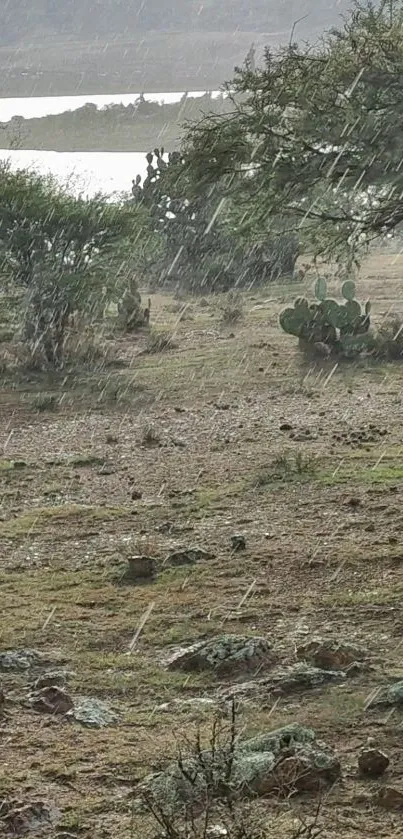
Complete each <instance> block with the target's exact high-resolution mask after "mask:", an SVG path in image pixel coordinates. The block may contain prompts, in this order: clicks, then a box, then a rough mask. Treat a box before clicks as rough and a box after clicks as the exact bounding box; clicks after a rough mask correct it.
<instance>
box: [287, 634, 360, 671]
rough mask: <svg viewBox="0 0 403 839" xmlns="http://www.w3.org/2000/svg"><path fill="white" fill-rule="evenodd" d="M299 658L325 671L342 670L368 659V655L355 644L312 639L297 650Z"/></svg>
mask: <svg viewBox="0 0 403 839" xmlns="http://www.w3.org/2000/svg"><path fill="white" fill-rule="evenodd" d="M297 658H298V659H299V660H300V661H301V660H302V661H306V662H308V663H309V664H313V665H314V666H315V667H323V668H324V669H325V670H340V669H342V668H343V667H346V666H348V665H349V664H353V663H354V662H356V661H360V660H362V659H363V658H367V653H366V652H365V650H363V649H362V648H361V647H358V646H356V645H355V644H350V643H346V642H344V641H339V640H337V639H335V638H328V639H324V638H312V639H311V640H309V641H307V642H306V643H305V644H301V645H300V646H299V647H298V648H297Z"/></svg>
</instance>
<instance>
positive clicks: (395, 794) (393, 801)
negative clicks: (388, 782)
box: [373, 787, 403, 810]
mask: <svg viewBox="0 0 403 839" xmlns="http://www.w3.org/2000/svg"><path fill="white" fill-rule="evenodd" d="M373 801H374V804H378V806H379V807H384V809H385V810H403V791H402V790H400V789H395V787H381V788H380V789H379V790H378V791H377V792H376V793H375V795H374V799H373Z"/></svg>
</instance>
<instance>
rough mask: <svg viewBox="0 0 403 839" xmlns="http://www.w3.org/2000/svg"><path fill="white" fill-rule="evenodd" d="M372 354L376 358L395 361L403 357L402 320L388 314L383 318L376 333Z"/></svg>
mask: <svg viewBox="0 0 403 839" xmlns="http://www.w3.org/2000/svg"><path fill="white" fill-rule="evenodd" d="M374 354H375V355H376V356H377V357H378V358H384V359H389V360H390V361H396V360H400V359H402V358H403V320H402V318H401V317H399V316H398V315H390V316H389V317H388V318H386V319H385V320H384V322H383V323H382V324H381V326H380V327H379V329H378V331H377V334H376V341H375V349H374Z"/></svg>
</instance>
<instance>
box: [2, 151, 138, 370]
mask: <svg viewBox="0 0 403 839" xmlns="http://www.w3.org/2000/svg"><path fill="white" fill-rule="evenodd" d="M0 194H1V203H0V251H1V256H2V260H3V279H4V282H5V284H7V283H9V284H10V283H11V284H12V286H13V288H14V289H17V290H18V292H19V295H17V299H18V307H19V315H20V320H21V321H22V323H21V326H22V335H23V338H24V339H25V340H26V341H27V342H28V343H29V344H30V346H31V347H32V350H33V353H34V354H35V355H37V354H38V351H39V354H42V356H43V358H44V360H45V362H46V363H47V364H49V365H52V366H61V365H62V364H63V350H64V342H65V336H66V332H67V329H68V326H69V322H70V320H71V317H72V315H73V313H74V312H76V311H77V310H79V311H80V314H81V315H82V316H84V317H85V316H87V317H88V318H89V319H90V320H91V319H95V318H99V317H102V315H103V311H104V308H105V306H106V305H108V303H109V302H111V301H112V300H115V299H116V296H117V295H119V293H120V291H119V287H120V283H121V281H120V279H119V272H122V266H124V265H125V264H126V262H127V260H128V259H129V257H130V254H131V239H132V238H133V237H134V235H135V233H136V227H138V226H139V225H140V223H141V222H140V220H139V217H140V210H138V209H136V208H134V207H133V205H129V204H127V205H125V204H123V203H120V204H111V203H108V201H107V199H106V198H104V197H102V196H100V195H98V196H96V197H95V198H92V199H85V198H83V197H78V198H76V197H74V196H72V195H71V194H69V193H68V192H67V190H66V189H63V188H62V187H60V186H59V185H58V184H57V183H56V182H55V181H54V180H53V179H52V178H51V177H43V176H42V175H39V174H36V173H35V172H31V171H28V170H18V171H12V170H11V168H10V166H9V164H8V163H2V164H0Z"/></svg>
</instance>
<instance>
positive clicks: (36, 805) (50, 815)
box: [0, 801, 61, 836]
mask: <svg viewBox="0 0 403 839" xmlns="http://www.w3.org/2000/svg"><path fill="white" fill-rule="evenodd" d="M60 816H61V813H60V810H58V809H57V808H56V807H55V806H54V805H50V804H47V803H45V802H44V801H35V802H32V803H30V804H22V803H21V802H15V801H13V802H2V804H1V805H0V823H1V822H3V824H5V826H6V829H7V835H9V836H10V835H11V836H21V835H23V834H26V833H30V832H31V831H32V832H33V831H35V835H39V834H38V832H39V831H42V830H43V829H44V828H49V827H52V826H53V825H54V824H56V822H57V821H58V820H59V819H60ZM37 831H38V832H37Z"/></svg>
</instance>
